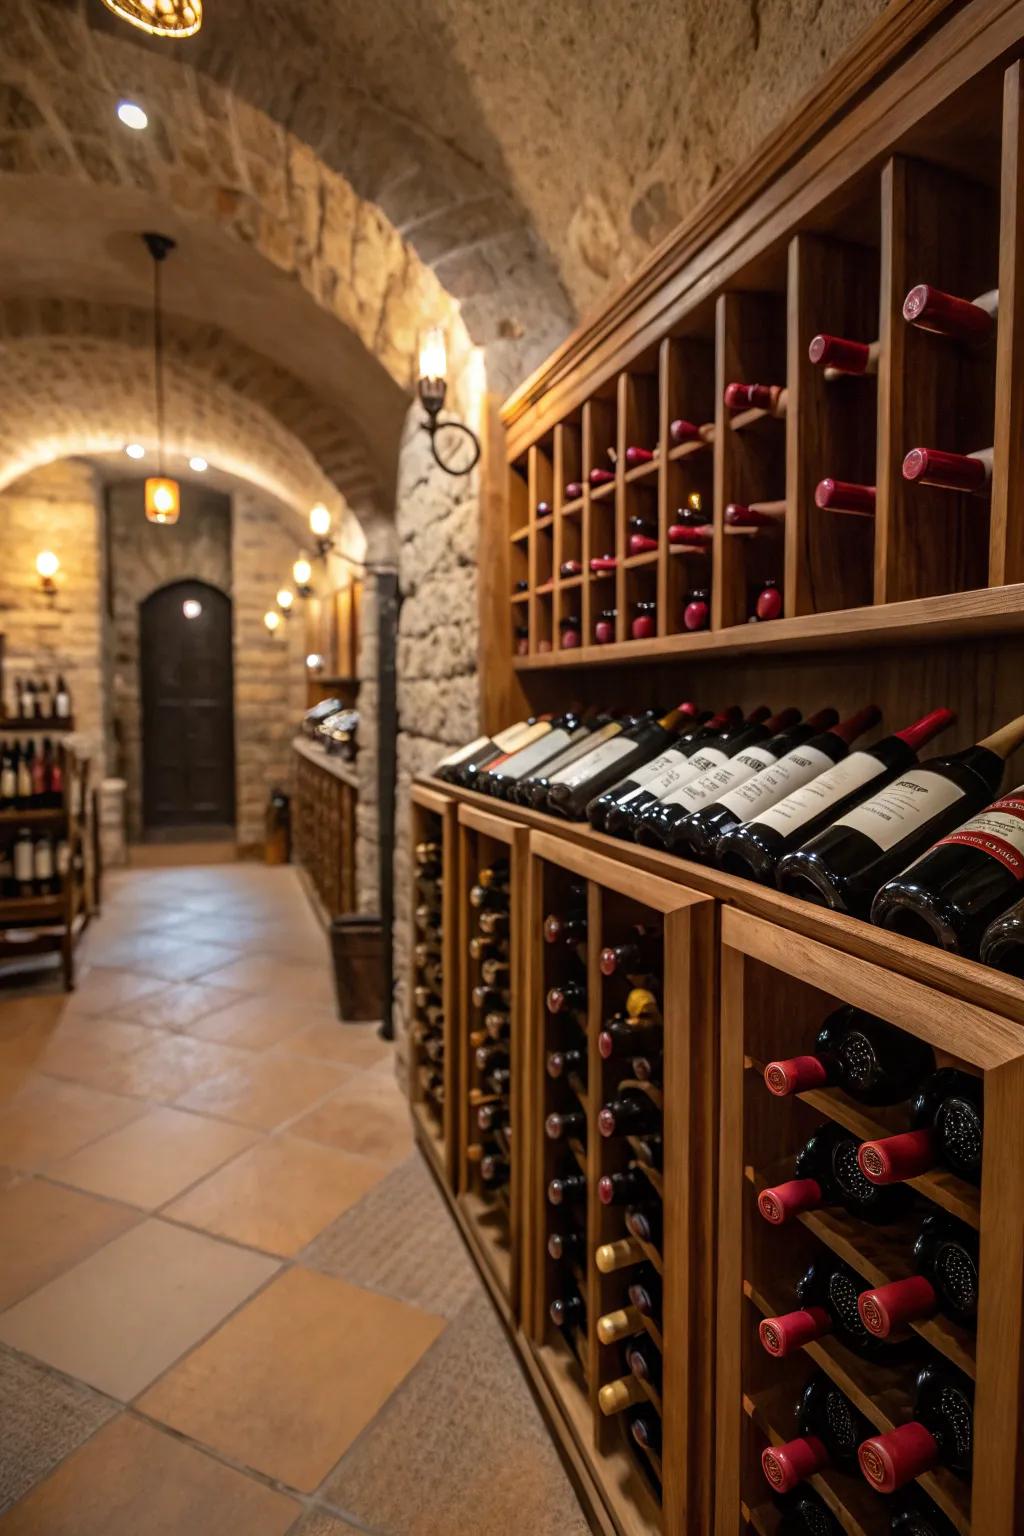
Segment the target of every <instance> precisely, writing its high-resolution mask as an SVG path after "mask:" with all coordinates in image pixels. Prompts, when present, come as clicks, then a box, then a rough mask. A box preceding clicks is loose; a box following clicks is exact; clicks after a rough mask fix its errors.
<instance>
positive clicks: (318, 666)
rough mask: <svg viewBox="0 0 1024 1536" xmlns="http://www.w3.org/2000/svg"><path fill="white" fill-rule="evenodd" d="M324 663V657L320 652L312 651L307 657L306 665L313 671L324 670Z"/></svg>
mask: <svg viewBox="0 0 1024 1536" xmlns="http://www.w3.org/2000/svg"><path fill="white" fill-rule="evenodd" d="M323 665H324V659H323V657H322V656H321V655H320V652H319V651H310V653H309V655H308V656H307V657H306V666H307V667H308V668H309V670H310V671H311V672H320V671H322V670H323Z"/></svg>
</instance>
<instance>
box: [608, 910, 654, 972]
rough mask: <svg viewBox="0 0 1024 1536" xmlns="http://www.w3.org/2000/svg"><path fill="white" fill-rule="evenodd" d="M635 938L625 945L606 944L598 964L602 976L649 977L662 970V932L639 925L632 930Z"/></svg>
mask: <svg viewBox="0 0 1024 1536" xmlns="http://www.w3.org/2000/svg"><path fill="white" fill-rule="evenodd" d="M632 934H633V937H632V938H631V939H627V940H626V941H625V943H623V944H606V945H605V947H604V948H603V949H602V951H601V954H600V958H599V961H598V964H599V965H600V968H601V975H602V976H615V975H620V974H621V975H625V976H628V977H630V978H632V977H634V976H647V975H649V974H650V973H651V972H654V971H659V970H660V969H661V961H662V947H661V930H660V929H658V928H645V927H644V926H643V925H642V924H640V923H638V924H637V925H636V926H635V927H634V928H633V929H632Z"/></svg>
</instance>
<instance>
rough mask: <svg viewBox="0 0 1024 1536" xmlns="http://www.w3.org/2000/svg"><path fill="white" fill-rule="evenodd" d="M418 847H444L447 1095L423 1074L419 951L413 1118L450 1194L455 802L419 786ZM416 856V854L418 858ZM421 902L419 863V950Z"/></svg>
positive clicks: (412, 990) (414, 898) (413, 1008)
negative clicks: (428, 1087)
mask: <svg viewBox="0 0 1024 1536" xmlns="http://www.w3.org/2000/svg"><path fill="white" fill-rule="evenodd" d="M411 798H412V847H413V850H415V848H416V846H417V844H419V843H427V842H436V843H438V844H439V845H440V848H441V879H442V881H443V888H442V895H441V907H440V926H441V965H442V983H441V989H440V996H441V1008H442V1012H443V1030H444V1064H443V1080H444V1092H443V1097H442V1101H441V1103H438V1102H437V1099H436V1097H435V1096H432V1095H431V1094H429V1093H427V1092H426V1091H425V1089H424V1085H423V1076H422V1073H423V1071H424V1070H425V1069H426V1070H429V1068H430V1067H431V1066H432V1065H433V1063H431V1062H429V1060H428V1059H427V1057H426V1056H425V1055H424V1054H423V1052H422V1051H421V1049H420V1047H419V1045H418V1044H417V1034H418V1026H419V1025H421V1024H423V1023H424V1022H425V1018H424V1015H423V1013H422V1012H421V1011H420V1010H419V1008H418V1007H417V1003H416V988H417V986H418V985H419V984H420V967H419V966H418V965H417V962H416V959H415V953H414V952H413V956H412V962H411V972H410V978H409V1023H410V1036H409V1040H410V1049H409V1063H408V1082H409V1096H410V1102H411V1104H412V1113H413V1118H414V1120H415V1122H416V1126H417V1130H418V1132H419V1137H420V1145H421V1146H422V1147H423V1148H424V1150H425V1152H426V1155H427V1157H428V1158H429V1159H430V1161H431V1164H432V1166H433V1169H434V1172H435V1173H436V1174H437V1176H438V1177H439V1178H440V1179H442V1180H443V1181H444V1183H445V1185H446V1186H447V1188H448V1189H449V1190H452V1191H454V1189H455V1187H456V1177H457V1167H458V1165H457V1161H456V1158H457V1142H456V1135H455V1125H456V1111H455V1109H454V1106H455V1103H456V1084H457V1082H458V1077H457V1073H458V1059H457V1055H456V1046H455V1034H456V1031H455V1024H454V1020H455V1018H456V1014H457V1010H458V1007H459V991H458V984H457V981H456V977H457V975H458V967H459V959H458V907H457V902H456V870H457V868H458V854H457V851H456V828H455V811H456V807H455V802H454V800H452V799H451V797H450V796H449V795H445V794H441V793H440V792H439V791H437V790H435V789H430V788H428V787H427V786H425V785H421V784H414V785H413V789H412V797H411ZM414 857H415V856H414ZM419 902H420V895H419V893H418V889H417V881H416V870H415V862H414V866H413V870H412V880H411V892H410V911H409V917H410V923H411V930H412V934H413V946H415V943H416V937H415V935H416V932H417V928H416V908H417V906H418V905H419Z"/></svg>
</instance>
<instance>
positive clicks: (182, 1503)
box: [0, 1414, 299, 1536]
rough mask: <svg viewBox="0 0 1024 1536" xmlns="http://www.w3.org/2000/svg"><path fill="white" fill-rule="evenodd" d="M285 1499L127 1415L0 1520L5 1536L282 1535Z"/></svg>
mask: <svg viewBox="0 0 1024 1536" xmlns="http://www.w3.org/2000/svg"><path fill="white" fill-rule="evenodd" d="M298 1513H299V1508H298V1506H297V1505H296V1504H295V1503H294V1501H293V1500H291V1499H289V1498H288V1497H287V1496H286V1495H285V1494H283V1493H278V1492H276V1491H275V1490H274V1489H272V1488H267V1487H265V1486H264V1485H263V1484H262V1483H258V1482H256V1481H255V1480H254V1479H253V1478H251V1477H246V1476H244V1474H243V1473H241V1472H236V1471H235V1470H234V1469H233V1468H231V1467H225V1466H223V1465H222V1464H221V1463H220V1462H218V1461H214V1459H213V1458H212V1457H211V1456H206V1455H204V1454H203V1452H202V1451H197V1450H195V1449H194V1447H192V1446H189V1445H184V1444H183V1443H182V1442H181V1441H180V1440H176V1439H174V1437H173V1436H171V1435H168V1434H165V1433H163V1431H161V1430H159V1429H157V1428H155V1427H154V1426H153V1425H152V1424H146V1423H143V1422H142V1421H141V1420H139V1419H136V1418H134V1417H133V1416H132V1415H130V1414H122V1415H121V1417H120V1418H119V1419H116V1420H115V1421H114V1422H113V1423H112V1424H107V1425H105V1426H104V1428H103V1429H101V1430H100V1431H99V1433H98V1434H96V1435H94V1436H93V1438H92V1439H91V1440H90V1441H88V1442H87V1444H85V1445H84V1446H82V1447H81V1449H79V1450H77V1451H76V1452H75V1453H74V1454H73V1455H72V1456H69V1457H68V1459H67V1461H65V1462H63V1463H62V1464H61V1466H59V1467H58V1468H57V1470H56V1472H54V1473H53V1474H52V1475H51V1476H50V1477H48V1478H47V1479H46V1481H45V1482H44V1483H40V1484H39V1486H38V1487H37V1488H36V1489H35V1490H34V1491H33V1492H32V1493H30V1494H29V1496H28V1498H26V1499H23V1500H22V1501H21V1503H20V1504H16V1505H15V1507H14V1508H13V1509H12V1510H11V1511H10V1512H9V1513H8V1514H7V1515H6V1516H5V1517H4V1518H3V1519H0V1532H2V1533H3V1536H183V1533H186V1532H187V1533H188V1536H284V1533H285V1532H286V1531H287V1530H288V1527H289V1526H290V1525H291V1524H292V1522H293V1521H294V1520H295V1518H296V1516H297V1515H298Z"/></svg>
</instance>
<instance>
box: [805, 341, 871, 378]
mask: <svg viewBox="0 0 1024 1536" xmlns="http://www.w3.org/2000/svg"><path fill="white" fill-rule="evenodd" d="M878 354H879V345H878V342H877V341H850V340H849V339H848V338H847V337H845V336H826V335H820V336H815V337H813V338H812V340H811V344H810V346H809V347H808V348H807V356H808V357H809V358H810V360H811V362H812V363H814V365H815V366H816V367H818V368H824V370H825V377H826V378H827V379H828V378H832V377H833V376H834V375H838V374H844V373H852V374H860V375H864V374H867V373H877V372H878Z"/></svg>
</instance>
